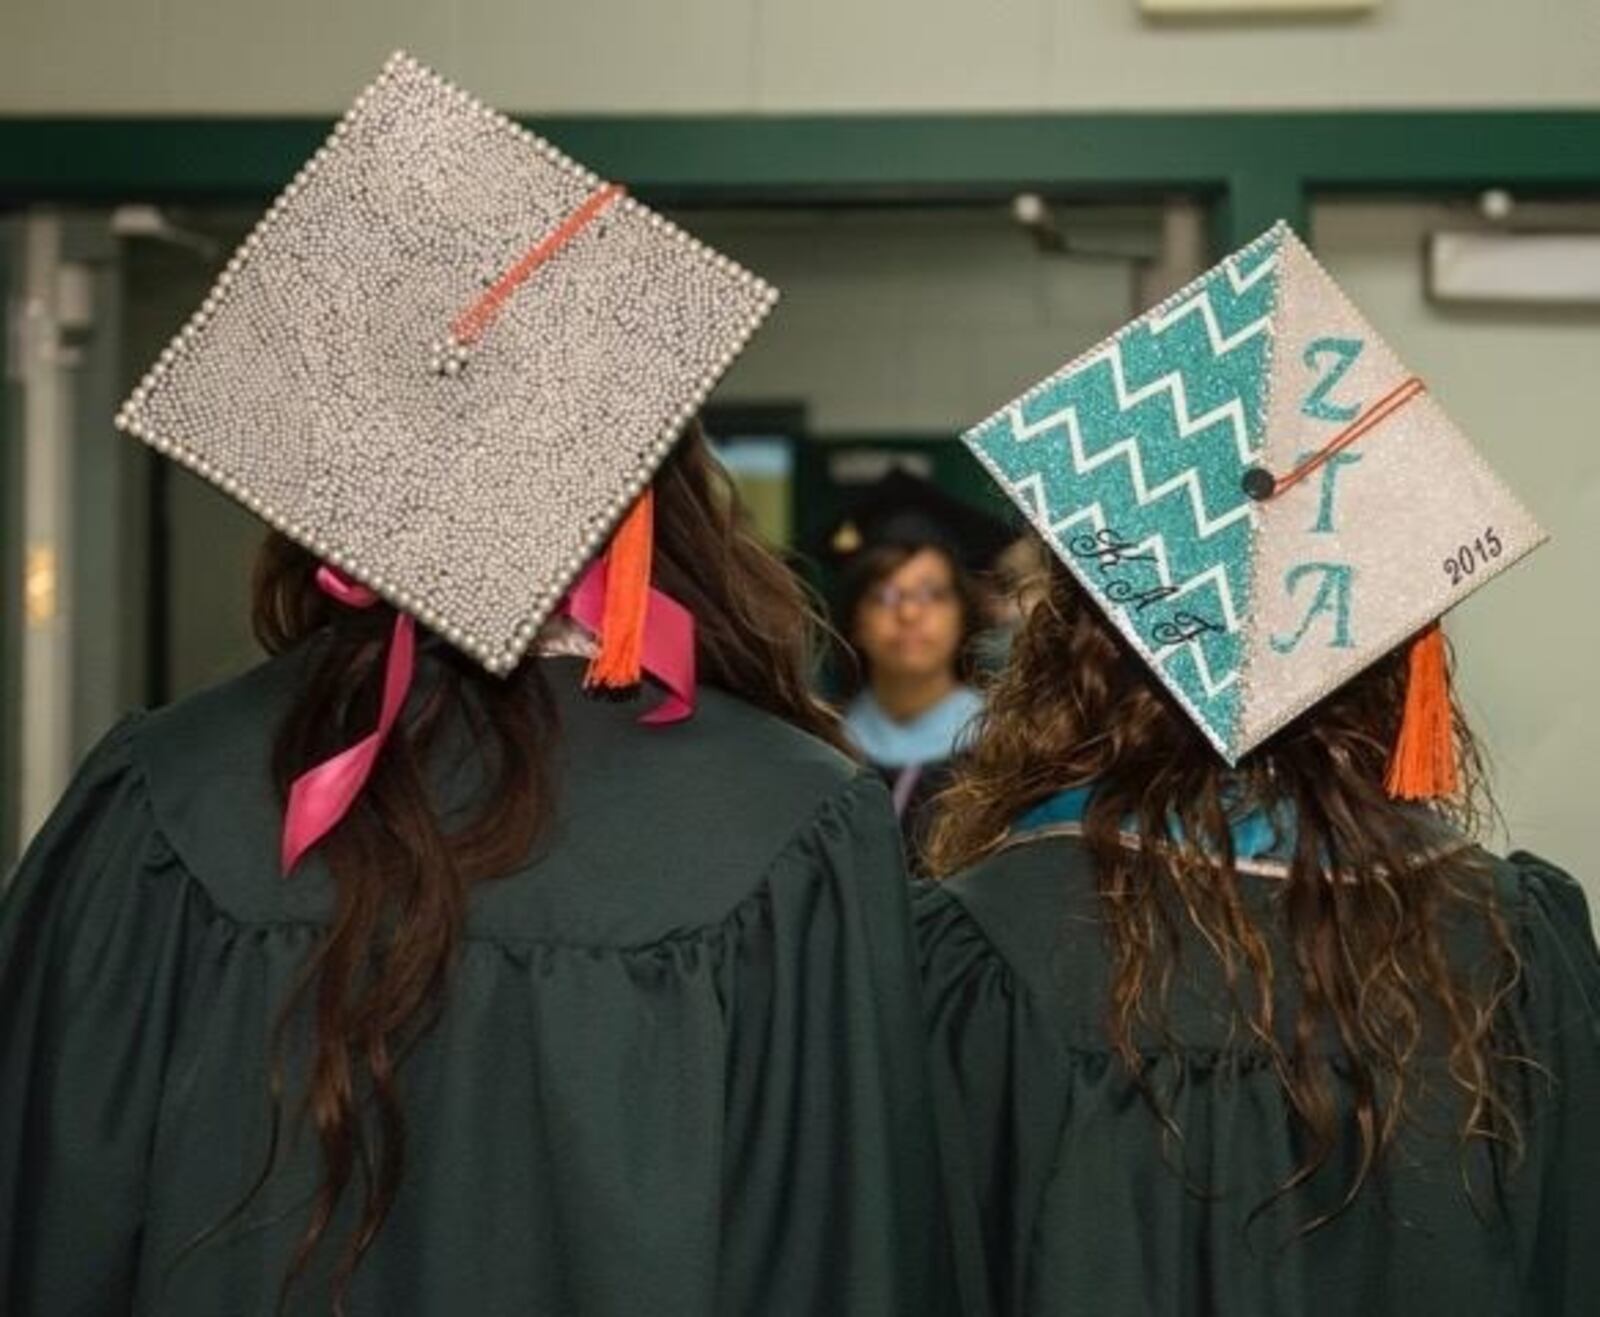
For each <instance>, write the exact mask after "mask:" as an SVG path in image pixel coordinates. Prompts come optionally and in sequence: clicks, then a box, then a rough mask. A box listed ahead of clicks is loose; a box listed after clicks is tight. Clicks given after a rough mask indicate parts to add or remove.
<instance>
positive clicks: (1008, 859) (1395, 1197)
mask: <svg viewBox="0 0 1600 1317" xmlns="http://www.w3.org/2000/svg"><path fill="white" fill-rule="evenodd" d="M1065 831H1066V832H1067V833H1069V834H1070V831H1071V830H1070V829H1067V830H1065ZM1060 832H1061V830H1057V835H1049V834H1045V833H1040V834H1034V835H1033V836H1032V837H1031V838H1029V839H1027V840H1023V841H1021V842H1020V843H1016V844H1013V845H1011V846H1010V847H1009V848H1007V849H1004V850H1002V851H1000V852H998V853H997V854H996V855H994V856H992V857H991V858H990V859H988V860H987V861H985V862H983V863H982V864H980V865H978V866H976V867H975V868H974V869H973V870H972V871H970V872H968V873H966V874H964V875H961V876H958V877H956V878H955V879H953V880H951V881H949V882H946V883H943V884H941V885H939V886H936V887H932V886H930V887H925V888H923V889H922V890H921V891H919V893H918V895H917V898H916V904H917V914H916V917H917V929H918V940H919V943H920V954H921V959H922V967H923V975H924V995H925V998H926V1007H927V1013H928V1022H929V1029H930V1043H931V1052H930V1054H931V1057H932V1062H933V1070H934V1085H935V1090H936V1095H937V1101H938V1104H939V1107H940V1121H941V1126H942V1135H941V1137H942V1142H943V1145H944V1157H945V1163H946V1166H947V1168H948V1172H947V1173H948V1175H949V1179H950V1187H949V1201H950V1208H951V1213H952V1223H953V1231H954V1234H955V1238H956V1252H957V1255H958V1256H959V1258H960V1259H961V1263H962V1272H963V1277H962V1284H963V1286H964V1289H965V1291H966V1295H967V1310H968V1311H969V1312H970V1313H978V1312H983V1311H989V1312H993V1313H995V1314H1003V1315H1004V1317H1023V1315H1024V1314H1025V1315H1026V1317H1056V1315H1058V1314H1071V1315H1072V1317H1083V1315H1084V1314H1093V1317H1180V1315H1181V1317H1200V1315H1201V1314H1223V1315H1224V1317H1258V1315H1259V1317H1383V1315H1384V1314H1395V1317H1402V1315H1403V1317H1429V1315H1430V1314H1438V1315H1439V1317H1466V1315H1467V1314H1471V1317H1499V1315H1501V1314H1513V1313H1515V1314H1541V1315H1543V1314H1574V1315H1576V1314H1592V1313H1600V958H1597V956H1596V951H1595V943H1594V938H1593V934H1592V933H1591V930H1590V925H1589V917H1588V912H1587V910H1586V908H1585V905H1584V899H1583V895H1582V893H1581V891H1580V889H1579V888H1578V886H1577V885H1576V884H1575V883H1574V882H1573V880H1572V879H1570V878H1569V877H1567V876H1566V875H1565V874H1563V873H1561V872H1559V871H1558V870H1556V869H1553V868H1551V867H1550V866H1548V865H1546V864H1543V863H1541V862H1540V861H1538V860H1536V859H1533V858H1532V857H1529V856H1526V855H1517V856H1513V857H1512V858H1511V859H1510V860H1509V861H1495V862H1494V864H1495V871H1494V872H1495V881H1496V884H1497V887H1498V893H1499V900H1500V902H1501V905H1502V907H1503V909H1504V912H1505V914H1506V917H1507V919H1508V921H1509V924H1510V927H1511V932H1512V936H1513V937H1514V939H1515V942H1516V945H1517V947H1518V949H1519V951H1520V954H1521V957H1522V978H1521V982H1520V984H1519V985H1518V986H1517V988H1516V990H1515V992H1514V994H1513V996H1512V998H1511V1000H1510V1001H1509V1002H1508V1004H1507V1009H1506V1011H1505V1012H1504V1018H1503V1019H1502V1021H1501V1030H1502V1032H1501V1036H1502V1038H1508V1037H1512V1036H1515V1037H1518V1038H1520V1039H1522V1040H1523V1045H1524V1046H1525V1047H1526V1048H1527V1049H1528V1050H1529V1051H1530V1052H1531V1053H1532V1055H1533V1057H1534V1058H1535V1059H1536V1060H1537V1061H1538V1063H1539V1064H1540V1065H1542V1066H1543V1067H1545V1074H1544V1075H1540V1074H1537V1073H1535V1072H1533V1071H1532V1070H1524V1071H1522V1072H1521V1078H1520V1079H1517V1080H1515V1081H1514V1086H1515V1088H1516V1090H1517V1091H1518V1092H1519V1093H1522V1094H1524V1095H1525V1096H1526V1098H1527V1100H1528V1101H1530V1102H1531V1103H1532V1114H1531V1115H1527V1116H1526V1117H1525V1119H1524V1122H1523V1129H1524V1133H1525V1135H1526V1139H1527V1151H1526V1157H1525V1160H1524V1161H1523V1162H1522V1164H1521V1165H1520V1166H1516V1167H1508V1166H1507V1165H1506V1159H1505V1158H1502V1157H1492V1156H1490V1154H1489V1153H1488V1152H1487V1151H1486V1150H1485V1149H1484V1147H1483V1145H1482V1144H1481V1142H1475V1143H1474V1144H1473V1145H1472V1149H1471V1151H1469V1152H1468V1153H1467V1155H1466V1157H1465V1159H1463V1157H1462V1156H1461V1154H1460V1152H1459V1147H1458V1143H1457V1141H1456V1140H1455V1138H1454V1131H1455V1129H1456V1128H1457V1122H1458V1121H1459V1119H1460V1108H1459V1107H1457V1106H1456V1105H1455V1104H1454V1101H1453V1100H1452V1099H1449V1098H1448V1097H1446V1096H1445V1095H1448V1094H1450V1092H1451V1090H1450V1084H1449V1079H1448V1077H1447V1075H1446V1073H1445V1069H1444V1064H1443V1062H1442V1060H1441V1058H1439V1057H1438V1056H1437V1055H1430V1056H1428V1057H1427V1058H1426V1059H1425V1061H1424V1063H1423V1064H1424V1067H1425V1072H1426V1075H1427V1077H1428V1079H1429V1081H1430V1083H1431V1084H1432V1086H1433V1092H1434V1094H1435V1095H1436V1097H1437V1099H1438V1100H1436V1101H1435V1102H1434V1103H1432V1104H1430V1105H1429V1106H1428V1107H1427V1108H1425V1110H1424V1112H1423V1121H1422V1123H1423V1125H1424V1126H1425V1127H1426V1128H1425V1129H1421V1130H1419V1129H1411V1130H1408V1131H1407V1132H1406V1134H1405V1136H1404V1138H1403V1142H1402V1144H1401V1146H1400V1147H1398V1148H1397V1149H1396V1150H1395V1156H1394V1157H1393V1159H1392V1161H1391V1163H1390V1168H1389V1170H1388V1172H1387V1173H1386V1174H1385V1175H1383V1176H1382V1177H1381V1180H1380V1181H1378V1182H1374V1183H1372V1184H1370V1185H1369V1188H1368V1190H1367V1191H1365V1192H1363V1193H1362V1195H1361V1196H1360V1197H1359V1198H1358V1199H1357V1200H1356V1203H1355V1205H1354V1206H1353V1207H1352V1209H1351V1210H1349V1211H1348V1212H1346V1213H1344V1214H1343V1215H1341V1216H1339V1217H1338V1218H1337V1219H1336V1220H1334V1221H1333V1222H1332V1223H1331V1224H1329V1225H1326V1226H1324V1227H1323V1228H1322V1229H1320V1230H1318V1231H1316V1232H1315V1233H1312V1234H1310V1235H1308V1236H1305V1237H1300V1238H1296V1237H1295V1236H1296V1231H1297V1229H1298V1227H1299V1225H1300V1224H1301V1223H1303V1222H1304V1221H1305V1220H1306V1219H1307V1218H1308V1217H1309V1216H1310V1215H1312V1214H1314V1213H1316V1212H1320V1211H1324V1210H1328V1209H1330V1208H1332V1207H1334V1206H1336V1205H1337V1203H1338V1201H1339V1198H1340V1196H1341V1193H1342V1189H1343V1187H1344V1186H1345V1185H1346V1184H1347V1183H1348V1174H1349V1172H1350V1170H1351V1167H1352V1164H1353V1158H1352V1156H1351V1149H1350V1148H1349V1147H1345V1148H1341V1149H1339V1150H1338V1151H1337V1152H1336V1154H1335V1155H1334V1157H1333V1159H1332V1162H1331V1163H1330V1166H1329V1168H1328V1173H1327V1174H1324V1175H1321V1176H1318V1177H1317V1178H1316V1179H1315V1180H1314V1181H1313V1182H1312V1183H1311V1184H1310V1185H1309V1186H1308V1187H1306V1188H1304V1189H1302V1190H1299V1191H1296V1192H1295V1193H1293V1194H1291V1195H1288V1196H1287V1197H1285V1198H1284V1199H1282V1200H1281V1201H1279V1202H1278V1203H1277V1204H1275V1205H1268V1206H1266V1207H1265V1208H1264V1209H1263V1210H1261V1211H1260V1213H1259V1215H1257V1216H1256V1217H1255V1218H1254V1219H1252V1212H1253V1211H1254V1210H1255V1209H1257V1208H1258V1207H1261V1205H1262V1204H1263V1203H1266V1202H1267V1200H1268V1198H1269V1196H1270V1195H1271V1194H1272V1193H1273V1190H1274V1189H1275V1188H1276V1187H1277V1186H1278V1185H1279V1184H1281V1183H1282V1182H1283V1181H1284V1180H1285V1178H1286V1177H1287V1176H1288V1175H1289V1174H1290V1172H1291V1171H1293V1170H1294V1168H1295V1166H1296V1165H1297V1164H1298V1162H1299V1160H1300V1158H1301V1156H1302V1155H1303V1153H1304V1148H1303V1147H1302V1146H1301V1145H1300V1143H1299V1139H1298V1135H1297V1133H1296V1130H1295V1127H1294V1126H1293V1124H1292V1123H1291V1121H1290V1117H1289V1109H1288V1103H1287V1102H1286V1100H1285V1098H1284V1096H1283V1093H1282V1090H1281V1088H1280V1086H1279V1083H1278V1080H1277V1078H1276V1077H1275V1075H1274V1072H1273V1071H1272V1069H1271V1068H1270V1066H1269V1065H1268V1064H1267V1062H1266V1058H1265V1056H1264V1054H1263V1052H1262V1051H1261V1050H1259V1049H1252V1048H1250V1047H1248V1046H1245V1045H1242V1044H1241V1043H1240V1042H1238V1041H1237V1040H1236V1039H1231V1038H1230V1037H1229V1036H1228V1027H1227V1012H1226V1011H1225V1010H1224V1009H1223V1008H1222V1006H1221V1003H1223V1002H1225V1001H1226V1000H1227V998H1226V994H1225V991H1224V989H1223V985H1222V982H1221V974H1220V971H1218V970H1216V969H1214V968H1212V967H1211V966H1212V965H1213V963H1214V962H1211V961H1208V959H1207V957H1206V956H1205V955H1204V953H1203V948H1201V947H1198V946H1195V945H1192V944H1191V945H1189V946H1187V947H1186V948H1185V950H1184V955H1183V959H1182V962H1181V963H1182V964H1183V965H1184V966H1185V967H1186V968H1185V970H1184V972H1183V973H1182V974H1180V976H1179V977H1178V980H1177V982H1176V983H1175V985H1174V989H1173V994H1174V995H1173V998H1172V1006H1171V1021H1172V1025H1173V1029H1174V1032H1175V1035H1176V1040H1177V1047H1176V1051H1175V1052H1174V1053H1168V1052H1166V1051H1165V1050H1164V1049H1163V1048H1162V1047H1161V1046H1160V1045H1159V1044H1156V1043H1154V1042H1152V1044H1151V1045H1150V1048H1149V1050H1148V1052H1147V1056H1148V1057H1149V1072H1150V1078H1151V1080H1152V1082H1153V1083H1154V1084H1155V1085H1156V1086H1157V1087H1158V1088H1159V1090H1160V1091H1162V1092H1164V1093H1165V1094H1166V1095H1167V1109H1168V1110H1169V1112H1170V1113H1171V1115H1172V1117H1173V1119H1174V1120H1175V1121H1176V1124H1177V1126H1178V1129H1179V1130H1180V1131H1181V1141H1170V1140H1169V1141H1166V1142H1164V1141H1163V1138H1162V1132H1161V1129H1160V1127H1159V1125H1158V1123H1157V1121H1156V1119H1155V1118H1154V1116H1153V1114H1152V1112H1151V1110H1150V1108H1149V1107H1148V1106H1147V1105H1146V1103H1145V1101H1144V1100H1143V1099H1142V1098H1141V1096H1140V1094H1139V1092H1138V1090H1137V1088H1136V1087H1135V1085H1134V1083H1133V1082H1132V1081H1131V1080H1130V1078H1129V1075H1128V1073H1127V1071H1126V1069H1125V1068H1124V1066H1123V1065H1122V1063H1121V1062H1120V1061H1119V1060H1118V1059H1117V1058H1116V1057H1114V1056H1113V1055H1111V1054H1110V1052H1109V1050H1108V1047H1107V1044H1106V1039H1105V1031H1104V1027H1103V1021H1104V1020H1105V1019H1106V1017H1107V1004H1106V982H1107V957H1106V952H1105V948H1104V944H1103V942H1102V932H1101V926H1100V920H1099V913H1098V907H1097V901H1096V897H1095V893H1094V884H1093V870H1092V867H1091V866H1092V861H1091V859H1090V857H1089V854H1088V852H1087V850H1086V849H1085V848H1084V846H1083V844H1082V842H1081V841H1080V840H1078V839H1076V838H1075V837H1073V836H1071V835H1060ZM1263 863H1264V865H1265V867H1264V868H1263V870H1262V872H1261V873H1260V874H1259V875H1254V876H1252V875H1246V876H1245V878H1244V884H1245V887H1246V896H1247V899H1248V900H1249V901H1250V902H1251V904H1252V905H1253V906H1254V907H1255V910H1256V914H1257V916H1258V919H1260V920H1261V921H1263V926H1265V927H1268V928H1270V927H1271V910H1270V905H1269V901H1270V893H1271V892H1272V890H1273V884H1274V883H1275V882H1276V881H1277V879H1276V878H1274V877H1273V876H1272V865H1271V862H1270V861H1265V862H1263ZM1447 942H1448V944H1449V945H1450V948H1451V951H1452V954H1454V955H1457V956H1459V957H1462V958H1464V960H1463V963H1465V964H1470V963H1473V962H1474V960H1475V959H1476V958H1477V957H1479V956H1480V955H1481V954H1482V953H1483V952H1484V950H1485V949H1486V944H1485V941H1484V931H1483V928H1482V926H1481V922H1479V921H1478V920H1477V919H1475V918H1469V917H1466V916H1465V915H1463V916H1462V917H1460V918H1457V919H1455V920H1453V921H1452V923H1451V926H1450V927H1449V928H1448V929H1447ZM1275 950H1277V952H1278V954H1280V955H1281V954H1282V949H1281V947H1277V948H1275ZM1278 963H1280V964H1281V963H1284V962H1283V961H1282V960H1279V961H1278ZM1194 966H1203V967H1205V968H1203V969H1193V968H1188V967H1194ZM1547 1079H1548V1081H1549V1082H1546V1080H1547ZM1464 1173H1465V1174H1466V1175H1467V1176H1468V1177H1469V1178H1470V1182H1471V1184H1472V1186H1473V1195H1472V1196H1471V1197H1469V1195H1468V1193H1467V1192H1466V1190H1465V1189H1464V1188H1463V1174H1464ZM1184 1176H1187V1178H1188V1180H1189V1185H1188V1186H1186V1185H1185V1184H1184V1179H1183V1177H1184Z"/></svg>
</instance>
